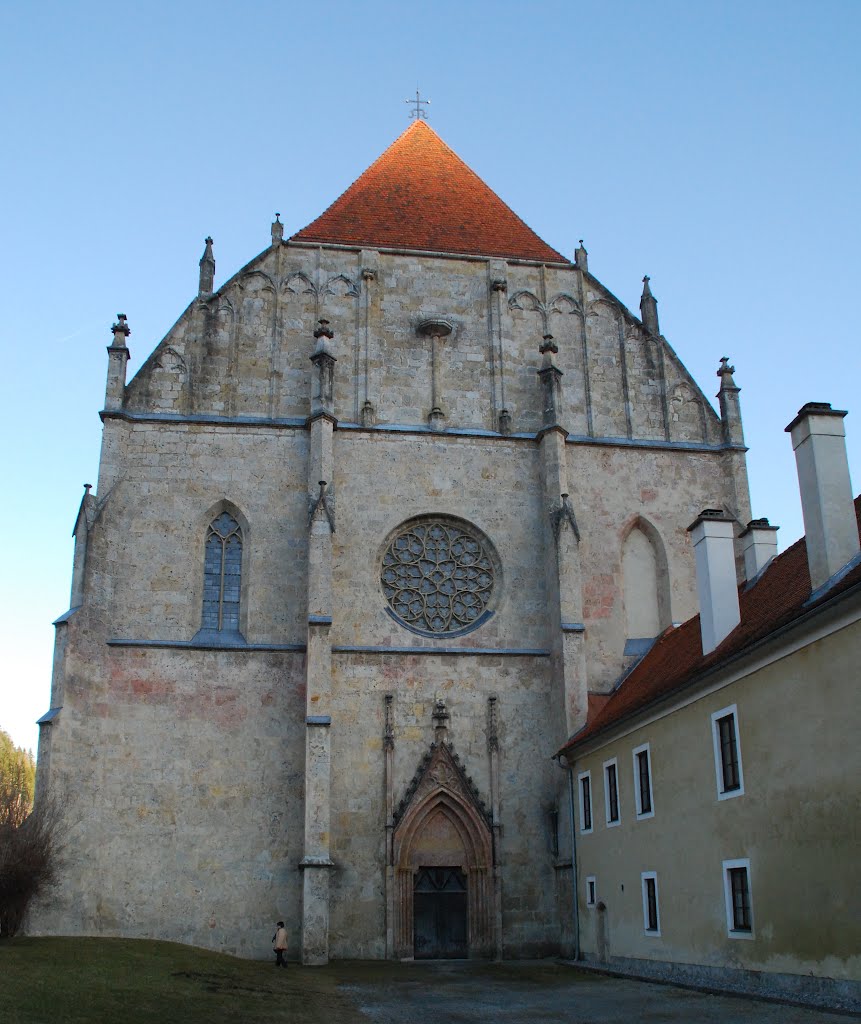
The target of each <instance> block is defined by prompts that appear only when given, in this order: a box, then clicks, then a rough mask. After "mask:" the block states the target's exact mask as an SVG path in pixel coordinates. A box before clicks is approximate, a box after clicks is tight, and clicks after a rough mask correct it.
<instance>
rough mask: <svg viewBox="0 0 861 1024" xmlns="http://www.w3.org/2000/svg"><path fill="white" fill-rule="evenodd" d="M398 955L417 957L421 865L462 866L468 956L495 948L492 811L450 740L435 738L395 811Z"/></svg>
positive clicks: (490, 953)
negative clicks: (415, 894)
mask: <svg viewBox="0 0 861 1024" xmlns="http://www.w3.org/2000/svg"><path fill="white" fill-rule="evenodd" d="M394 817H395V825H394V836H393V844H392V863H393V867H394V873H395V892H394V922H393V923H394V956H395V958H396V959H405V958H410V957H412V956H413V952H414V934H413V889H414V884H415V877H416V875H417V874H418V871H419V869H420V868H422V867H458V868H460V870H461V871H463V873H464V874H465V875H466V878H467V908H468V910H467V913H468V921H467V929H468V935H467V939H468V944H469V956H470V957H479V958H480V957H490V956H492V955H493V950H494V949H495V941H494V940H495V935H494V922H495V919H496V915H495V913H494V906H493V903H494V884H493V873H494V863H493V859H494V858H493V836H492V833H491V827H490V815H489V813H488V811H487V808H486V807H485V805H484V802H483V801H482V800H481V797H480V796H479V794H478V790H477V789H476V787H475V786H474V785H473V783H472V780H471V779H470V778H469V777H468V776H467V775H466V774H465V772H464V770H463V767H462V765H461V764H460V760H459V759H458V757H457V755H456V754H455V753H454V750H453V748H452V746H451V744H450V743H447V742H444V741H443V742H439V743H432V744H431V746H430V749H429V750H428V752H427V753H426V754H425V756H424V758H423V759H422V761H421V763H420V764H419V767H418V770H417V772H416V774H415V776H414V777H413V780H412V782H411V783H410V786H409V787H408V789H407V792H406V794H405V796H404V799H403V800H402V801H401V803H400V805H399V807H398V809H397V811H396V812H395V815H394Z"/></svg>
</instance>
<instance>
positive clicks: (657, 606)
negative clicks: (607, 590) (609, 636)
mask: <svg viewBox="0 0 861 1024" xmlns="http://www.w3.org/2000/svg"><path fill="white" fill-rule="evenodd" d="M621 560H622V592H623V597H624V605H625V620H626V622H625V625H626V630H625V631H626V636H627V639H628V640H643V639H647V638H653V637H656V636H658V635H659V634H660V633H662V632H663V631H664V630H665V629H666V628H667V626H669V625H670V623H671V622H672V615H671V610H670V603H671V598H670V595H671V586H670V570H669V562H668V559H667V549H666V546H665V544H664V541H663V538H662V537H661V534H660V531H659V530H658V529H657V527H656V526H655V525H654V524H653V523H652V522H650V521H649V520H648V519H647V518H646V517H645V516H643V515H639V514H636V515H633V516H631V518H630V519H629V520H628V522H627V523H626V524H625V526H624V528H623V529H622V534H621Z"/></svg>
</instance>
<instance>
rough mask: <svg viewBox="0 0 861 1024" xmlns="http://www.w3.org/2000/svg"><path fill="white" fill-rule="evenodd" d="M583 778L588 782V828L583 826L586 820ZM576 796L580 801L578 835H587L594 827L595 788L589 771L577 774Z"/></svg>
mask: <svg viewBox="0 0 861 1024" xmlns="http://www.w3.org/2000/svg"><path fill="white" fill-rule="evenodd" d="M583 779H586V781H587V782H588V783H589V812H590V815H591V822H592V824H591V825H590V826H589V827H588V828H584V827H583V825H584V823H585V821H586V808H585V806H584V804H583ZM577 798H578V799H579V801H580V835H582V836H588V835H591V834H592V830H593V829H594V827H595V790H594V789H593V788H592V772H591V771H588V772H580V774H579V775H578V776H577Z"/></svg>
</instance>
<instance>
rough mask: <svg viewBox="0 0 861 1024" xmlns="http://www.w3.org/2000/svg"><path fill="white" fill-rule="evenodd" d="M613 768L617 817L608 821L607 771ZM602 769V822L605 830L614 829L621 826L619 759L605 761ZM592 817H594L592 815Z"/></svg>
mask: <svg viewBox="0 0 861 1024" xmlns="http://www.w3.org/2000/svg"><path fill="white" fill-rule="evenodd" d="M611 765H612V766H613V767H614V768H615V769H616V771H615V773H614V774H615V776H616V813H617V814H618V817H617V818H616V820H615V821H610V787H609V786H608V785H607V769H608V768H609V767H610V766H611ZM603 769H604V820H605V821H606V822H607V828H615V827H616V826H617V825H621V824H622V799H621V796H620V794H619V759H618V758H617V757H611V758H610V760H609V761H605V762H604V764H603ZM593 817H594V815H593Z"/></svg>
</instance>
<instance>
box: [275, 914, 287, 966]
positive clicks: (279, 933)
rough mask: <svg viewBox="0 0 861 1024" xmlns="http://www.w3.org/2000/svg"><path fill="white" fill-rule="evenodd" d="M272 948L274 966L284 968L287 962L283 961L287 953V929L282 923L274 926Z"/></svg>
mask: <svg viewBox="0 0 861 1024" xmlns="http://www.w3.org/2000/svg"><path fill="white" fill-rule="evenodd" d="M272 947H273V948H274V950H275V966H276V967H286V966H287V961H286V960H285V959H284V954H285V953H286V952H287V929H286V928H285V927H284V922H283V921H279V922H278V924H277V925H276V926H275V934H274V935H273V936H272Z"/></svg>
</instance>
